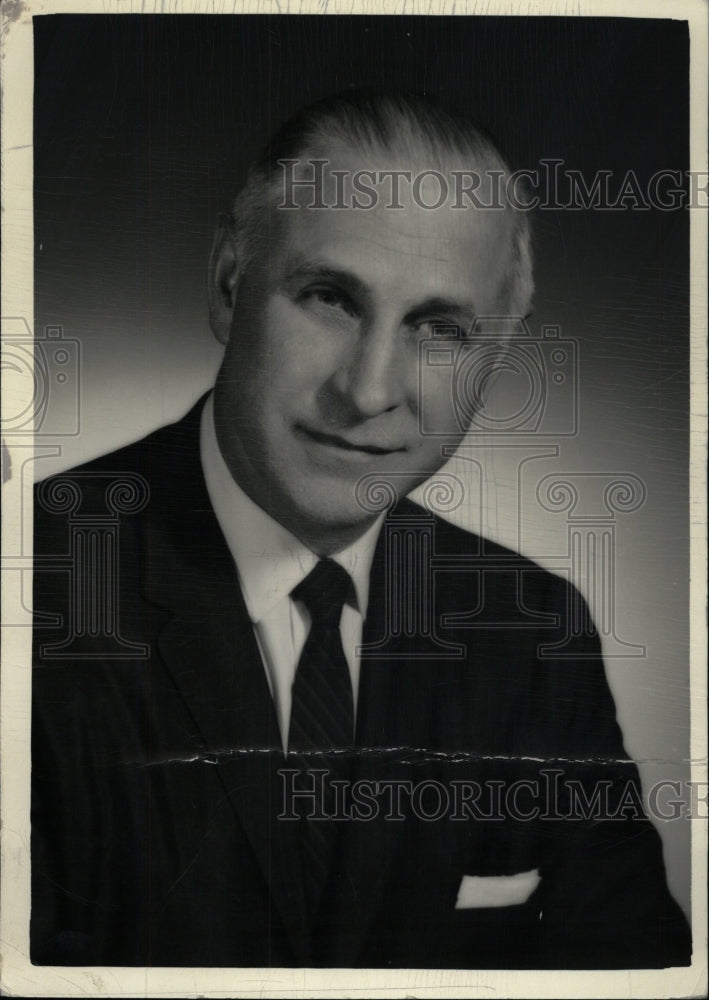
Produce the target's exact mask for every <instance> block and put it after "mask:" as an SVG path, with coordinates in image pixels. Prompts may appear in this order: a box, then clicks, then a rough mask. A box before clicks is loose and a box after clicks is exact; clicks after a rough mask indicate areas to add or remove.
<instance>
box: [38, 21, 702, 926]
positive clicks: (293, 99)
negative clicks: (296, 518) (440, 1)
mask: <svg viewBox="0 0 709 1000" xmlns="http://www.w3.org/2000/svg"><path fill="white" fill-rule="evenodd" d="M670 9H671V8H670V7H669V6H668V10H670ZM34 36H35V54H36V60H35V104H34V107H35V177H34V185H35V257H36V270H35V309H36V314H35V328H36V330H38V331H40V333H41V330H42V329H43V327H44V326H45V325H46V324H56V325H58V326H60V327H61V328H62V330H63V334H64V337H65V338H66V339H70V340H75V341H77V342H78V345H79V349H80V355H79V357H80V364H78V366H77V368H76V377H75V379H74V381H73V383H71V384H68V385H67V386H66V387H65V390H66V391H65V392H64V394H63V395H61V394H59V393H55V395H54V396H53V397H52V400H51V403H52V405H51V407H50V411H49V413H48V415H47V421H46V424H45V425H44V426H43V427H42V433H43V434H44V435H45V436H46V437H47V439H48V440H52V441H56V442H57V443H58V444H59V445H60V448H61V454H60V455H59V456H58V457H57V458H56V459H54V458H44V459H42V460H41V461H37V462H36V465H37V467H38V475H44V474H48V473H50V472H53V471H57V470H58V469H61V468H67V467H69V466H71V465H74V464H76V463H77V462H79V461H81V460H83V459H85V458H89V457H91V456H93V455H96V454H98V453H100V452H102V451H107V450H109V449H110V448H113V447H116V446H118V445H119V444H122V443H124V442H126V441H128V440H130V439H135V438H137V437H139V436H141V435H142V434H144V433H146V432H147V431H149V430H151V429H152V428H153V427H155V426H157V425H159V424H162V423H166V422H168V421H169V420H172V419H176V418H177V417H179V416H180V415H181V414H182V413H183V412H185V411H186V409H187V408H188V407H189V405H190V404H191V403H192V402H193V401H194V400H195V399H196V398H197V397H198V396H199V395H200V393H201V392H202V391H203V390H204V389H205V388H206V387H207V386H208V385H210V383H211V381H212V380H213V377H214V372H215V370H216V367H217V365H218V362H219V357H220V352H219V350H218V348H217V345H216V343H215V342H214V341H213V339H212V337H211V335H210V332H209V328H208V325H207V322H206V292H205V285H206V262H207V257H208V253H209V248H210V244H211V239H212V232H213V228H214V223H215V220H216V217H217V214H218V213H219V212H221V211H225V210H229V206H230V202H231V198H232V196H233V193H234V191H235V190H236V188H237V187H238V185H239V182H240V180H241V178H242V176H243V172H244V168H245V166H246V164H247V163H248V161H249V160H250V159H251V158H252V157H253V156H254V155H255V154H256V152H257V151H258V150H259V148H260V147H261V145H262V144H263V143H264V141H265V140H266V138H267V136H268V134H269V132H271V131H272V129H273V128H274V127H275V126H276V125H278V124H279V123H280V122H281V121H283V120H284V119H285V118H287V117H288V116H289V115H290V114H291V113H292V112H293V111H295V110H296V109H297V108H299V107H301V106H302V105H303V104H305V103H307V102H310V101H312V100H315V99H317V98H319V97H321V96H324V95H326V94H329V93H332V92H334V91H337V90H341V89H346V88H348V87H352V86H367V87H372V86H378V85H381V86H396V87H405V88H410V89H414V90H418V91H424V92H427V93H430V94H434V95H436V96H437V97H440V98H442V99H443V100H445V101H447V102H448V103H452V104H453V105H454V106H457V107H458V108H460V109H461V110H462V111H464V112H467V113H469V114H470V115H471V116H472V117H474V118H475V119H477V120H478V121H480V122H481V123H482V124H483V125H484V126H486V127H487V128H488V129H489V130H490V131H491V132H492V134H493V136H495V138H496V139H497V141H498V143H499V144H500V145H501V147H502V149H503V150H504V151H505V153H506V155H507V157H508V158H509V160H510V161H511V164H512V166H513V167H517V168H528V169H535V168H537V167H538V166H539V161H540V160H541V159H542V158H552V157H557V158H562V159H563V160H564V161H565V165H566V167H567V168H569V169H576V170H580V171H582V172H583V174H584V176H585V177H586V179H587V182H589V183H590V182H591V180H592V178H593V177H594V175H595V173H596V172H597V171H599V170H610V171H612V174H613V182H612V185H613V186H617V185H618V184H619V183H620V180H621V179H622V177H623V176H624V175H625V174H626V172H627V171H628V170H633V171H634V172H635V174H636V176H637V177H638V179H639V181H640V184H641V185H645V184H646V182H647V180H648V178H649V177H650V176H651V175H652V174H653V173H654V172H656V171H658V170H661V169H672V170H681V171H684V170H686V169H687V168H688V165H689V164H688V120H689V99H688V66H689V41H688V31H687V25H686V24H685V23H682V22H675V21H671V20H655V21H651V20H641V19H618V18H567V17H560V18H548V17H536V18H535V17H531V18H512V17H482V16H461V17H434V16H422V17H404V16H396V17H389V16H382V17H364V16H355V17H345V16H340V15H328V16H282V15H273V16H267V15H264V16H261V15H259V16H256V15H239V16H205V15H198V16H192V15H184V16H182V15H180V16H152V15H147V16H133V15H122V16H109V15H52V16H38V17H35V18H34ZM534 233H535V252H536V261H537V264H536V279H537V295H536V300H535V301H536V304H535V311H534V315H533V317H532V327H533V330H536V331H538V330H539V328H540V325H541V324H542V323H554V324H559V325H560V326H561V330H562V334H563V335H564V336H565V337H573V338H575V339H576V340H577V341H578V345H579V355H580V359H581V381H580V385H579V398H580V403H581V425H580V431H579V434H578V435H577V436H576V437H575V438H573V439H570V440H566V441H563V442H561V453H560V457H559V459H558V460H557V461H556V463H552V464H551V465H548V466H547V467H544V466H543V464H542V463H537V466H536V469H537V472H536V475H537V478H539V477H541V476H542V475H543V474H544V473H545V472H548V471H558V470H559V469H562V470H577V471H592V472H601V473H605V472H624V471H625V472H628V473H633V474H635V475H637V476H639V477H640V478H641V479H642V480H643V482H644V483H645V484H646V487H647V491H648V493H647V501H646V503H645V505H644V507H643V508H642V509H641V510H640V511H638V512H637V513H635V514H633V515H628V516H627V517H626V518H625V519H622V518H619V522H618V531H617V548H616V557H617V580H616V591H617V607H618V619H619V628H620V630H621V632H622V633H623V638H627V639H628V640H629V641H631V642H636V643H642V644H644V645H645V646H646V650H647V652H646V656H645V657H644V658H642V659H629V660H620V659H618V660H609V662H608V672H609V679H610V681H611V686H612V687H613V690H614V693H615V695H616V699H617V702H618V706H619V715H620V718H621V723H622V724H623V728H624V732H625V734H626V748H627V749H628V752H629V753H630V754H631V755H633V756H635V757H636V758H638V759H640V760H641V761H642V763H641V773H642V775H643V781H644V785H645V788H646V790H647V788H648V787H649V784H650V783H651V782H652V781H653V780H660V779H663V778H669V779H677V780H684V779H685V778H687V777H688V776H689V772H688V767H687V763H686V761H687V758H688V755H689V742H688V734H689V712H688V702H689V693H688V626H687V596H688V595H687V579H688V568H687V567H688V563H687V547H688V546H687V531H688V518H687V510H688V506H687V461H688V419H689V403H688V361H689V338H688V288H689V279H688V266H689V265H688V238H689V216H688V213H687V212H683V211H669V212H662V211H658V210H651V211H626V212H601V211H577V212H572V211H568V210H561V211H539V212H537V213H535V218H534ZM78 387H80V390H81V395H80V406H79V411H78V412H79V418H80V422H79V428H80V433H79V434H78V435H75V436H62V431H63V430H66V429H67V428H69V427H70V424H71V421H70V419H69V417H70V415H71V412H73V410H72V408H74V409H76V407H77V405H79V404H78V403H77V400H78V399H79V397H78V395H77V393H76V389H77V388H78ZM53 433H56V435H57V436H56V437H52V434H53ZM488 459H490V461H491V463H492V472H491V474H489V475H488V486H489V489H488V492H487V494H486V497H487V502H486V504H483V508H484V517H483V523H482V524H478V523H475V521H474V517H473V516H472V514H471V517H470V519H469V520H468V521H466V520H465V518H464V517H463V518H462V523H465V524H466V525H467V526H470V527H473V528H477V529H480V530H483V531H484V532H485V533H486V534H489V535H491V536H492V537H494V538H496V539H497V540H499V541H502V542H503V543H506V544H510V545H512V546H513V547H517V546H519V547H521V548H522V549H523V551H524V552H525V553H526V554H528V555H532V556H533V557H535V558H537V559H539V561H541V562H542V563H545V562H546V563H547V564H548V565H550V566H551V567H552V568H554V566H556V565H557V564H558V559H557V558H556V557H557V556H558V554H559V552H561V551H562V550H563V546H564V544H565V538H566V527H565V524H564V521H563V518H562V520H561V522H560V523H557V522H554V524H553V525H552V524H551V521H550V519H549V518H548V517H546V516H545V515H544V514H543V512H541V511H540V510H537V509H536V508H534V505H531V506H530V507H529V508H526V509H525V511H524V515H525V518H526V521H525V526H524V528H525V530H524V533H523V534H524V538H523V539H522V538H521V535H520V529H519V525H517V523H516V521H515V518H516V513H515V512H516V508H515V506H514V498H515V497H516V496H517V494H518V493H519V490H520V480H519V479H518V473H519V471H520V467H519V466H518V464H516V462H517V458H516V457H515V456H514V455H512V454H507V453H505V452H503V451H499V452H495V453H494V454H493V453H490V455H488ZM467 468H468V471H470V469H471V468H472V467H471V466H467ZM461 475H462V473H461ZM473 514H474V512H473ZM555 559H556V562H555ZM577 582H579V583H582V581H577ZM582 589H583V587H582ZM662 833H663V836H664V838H665V844H666V854H667V861H668V867H669V876H670V883H671V886H672V888H673V890H674V891H675V892H676V894H677V896H678V898H679V899H680V901H681V902H682V903H683V904H684V905H685V907H687V906H688V900H689V851H688V837H689V824H688V823H678V822H675V823H668V824H665V825H664V826H663V828H662Z"/></svg>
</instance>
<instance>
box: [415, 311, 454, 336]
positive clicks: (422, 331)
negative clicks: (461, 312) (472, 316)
mask: <svg viewBox="0 0 709 1000" xmlns="http://www.w3.org/2000/svg"><path fill="white" fill-rule="evenodd" d="M412 329H413V330H414V331H415V332H416V333H417V334H418V335H419V336H422V337H433V338H434V339H435V340H460V339H461V338H462V336H463V333H464V331H463V329H462V328H461V326H460V324H459V323H456V322H455V321H454V320H450V319H441V318H440V317H433V318H430V319H429V318H426V319H421V320H417V321H416V322H415V323H413V324H412Z"/></svg>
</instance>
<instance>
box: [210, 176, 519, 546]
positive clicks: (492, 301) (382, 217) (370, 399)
mask: <svg viewBox="0 0 709 1000" xmlns="http://www.w3.org/2000/svg"><path fill="white" fill-rule="evenodd" d="M332 167H333V168H335V169H338V168H345V169H346V168H347V167H349V169H351V170H352V169H356V167H353V165H352V158H349V160H348V162H347V163H342V164H341V163H337V162H333V163H332ZM424 191H425V189H424ZM424 196H426V195H424ZM435 197H436V193H435V191H434V192H433V195H432V196H428V200H429V202H433V201H435ZM331 200H333V201H334V197H333V198H332V199H331ZM387 200H388V199H387V196H386V193H385V191H384V190H382V196H381V198H380V200H379V204H378V206H377V207H376V208H373V209H371V210H358V209H356V208H347V209H339V210H333V209H327V210H313V209H308V208H306V207H305V206H304V205H303V206H302V207H300V208H298V209H292V210H290V211H285V210H280V211H279V210H277V209H274V210H273V212H272V217H271V220H270V222H271V227H272V228H271V232H272V237H271V238H270V241H269V244H268V250H267V251H262V252H261V253H260V254H259V255H258V257H257V259H255V260H254V261H253V262H252V263H250V264H249V266H248V268H247V269H246V271H245V273H244V274H243V275H242V277H241V279H240V281H239V284H238V288H237V290H236V292H235V296H234V301H233V311H232V313H231V332H230V337H229V343H228V345H227V350H226V354H225V359H224V364H223V367H222V371H221V373H220V377H219V380H218V385H217V391H216V397H215V413H216V422H217V433H218V437H219V442H220V446H221V449H222V452H223V454H224V456H225V458H226V461H227V464H228V465H229V467H230V469H231V471H232V474H233V475H234V477H235V479H236V480H237V482H238V483H239V484H240V485H241V487H242V488H243V489H244V490H245V492H246V493H247V494H248V495H249V496H250V497H251V499H252V500H254V501H255V502H256V503H257V504H258V505H259V506H261V507H262V508H263V509H265V510H267V511H268V512H269V513H271V514H272V516H274V517H275V518H276V519H277V520H279V521H280V522H281V523H282V524H284V525H285V527H287V528H288V529H289V530H290V531H292V532H293V533H294V534H295V535H297V536H298V537H300V538H301V539H303V540H304V541H306V542H308V543H309V544H311V546H312V547H315V548H320V550H321V551H325V550H328V549H329V550H330V551H333V550H334V549H336V548H337V547H341V546H342V545H344V544H347V542H348V541H351V540H352V539H353V538H354V537H356V536H357V534H359V533H360V532H361V531H364V530H365V529H366V527H367V525H368V524H369V523H370V522H371V520H372V517H373V514H372V512H371V509H364V508H363V506H362V505H361V504H360V502H359V500H358V495H357V486H358V483H360V482H361V480H362V479H363V477H365V476H366V477H370V476H376V477H377V478H378V479H381V480H382V481H383V482H387V483H390V484H391V486H392V487H393V488H394V490H395V491H396V493H397V494H398V495H404V494H406V493H409V492H410V491H411V490H413V489H414V488H415V487H416V486H418V485H419V484H420V483H421V482H423V481H424V480H425V479H427V478H428V477H429V476H430V475H431V474H432V473H434V472H435V471H436V470H437V469H439V468H440V467H441V465H443V464H444V461H445V457H444V455H443V447H444V446H445V445H451V444H453V445H456V444H458V442H459V441H460V439H461V438H462V436H463V433H464V430H463V429H461V428H460V426H459V424H458V421H457V420H456V415H455V412H454V407H453V400H452V394H451V376H452V368H450V367H444V368H442V369H441V370H440V371H431V372H427V373H426V378H425V379H424V380H423V382H422V380H421V379H420V351H419V345H420V344H421V342H422V341H423V340H425V339H427V338H430V337H431V336H432V334H433V328H434V326H441V325H446V326H450V325H455V326H457V327H461V328H462V329H463V330H464V331H467V330H469V329H470V326H471V325H472V322H473V320H474V318H475V316H476V315H479V316H485V315H491V314H494V313H496V312H499V311H500V308H501V303H500V289H501V286H502V285H503V281H504V276H505V273H506V269H507V265H508V261H509V255H510V240H511V226H512V221H511V219H510V218H509V213H508V212H503V211H480V210H468V211H461V210H454V209H452V208H450V207H449V206H447V205H446V206H443V207H442V208H440V209H436V210H426V209H425V208H422V207H420V206H419V205H417V204H414V203H412V202H411V200H409V201H408V202H407V200H406V196H403V197H402V199H401V200H402V201H403V202H404V204H405V207H404V209H403V210H395V209H391V208H387V207H386V204H387ZM264 229H266V225H264ZM422 384H423V386H424V387H425V391H426V397H425V399H423V400H422V399H421V398H420V396H421V386H422ZM422 405H423V406H425V407H426V409H427V416H429V417H430V418H431V425H434V424H435V426H436V427H437V428H441V427H443V428H445V429H447V430H449V431H450V434H449V436H448V437H446V438H441V437H440V436H436V437H428V436H424V435H422V434H421V433H420V429H419V428H420V414H421V407H422Z"/></svg>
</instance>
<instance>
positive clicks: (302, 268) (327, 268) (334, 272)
mask: <svg viewBox="0 0 709 1000" xmlns="http://www.w3.org/2000/svg"><path fill="white" fill-rule="evenodd" d="M303 278H307V279H310V280H318V279H320V280H323V279H324V280H327V281H333V282H336V283H337V284H338V285H341V286H342V288H344V289H345V290H346V291H348V292H358V293H359V294H360V295H366V294H367V291H368V290H367V286H366V285H365V283H364V282H363V281H361V280H360V279H359V278H358V277H357V275H355V274H352V272H351V271H345V270H343V269H342V268H339V267H333V266H332V265H331V264H326V263H325V262H322V263H321V262H320V261H317V260H299V261H294V262H293V265H292V266H291V267H289V268H287V270H286V281H295V280H299V279H303Z"/></svg>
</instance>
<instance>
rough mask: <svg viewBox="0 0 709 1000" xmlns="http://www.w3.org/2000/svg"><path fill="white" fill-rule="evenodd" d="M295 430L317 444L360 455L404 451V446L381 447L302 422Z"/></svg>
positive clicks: (389, 453)
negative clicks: (326, 431) (324, 431)
mask: <svg viewBox="0 0 709 1000" xmlns="http://www.w3.org/2000/svg"><path fill="white" fill-rule="evenodd" d="M296 430H298V431H299V432H300V433H301V434H303V435H305V437H307V438H310V440H311V441H316V442H317V443H318V444H324V445H327V446H328V447H330V448H340V449H341V450H342V451H352V452H356V453H359V454H360V455H392V454H394V453H395V452H397V451H405V449H404V448H400V447H398V446H391V447H382V446H381V445H376V444H368V443H358V442H356V441H348V440H347V439H346V438H343V437H340V436H339V434H325V433H323V431H316V430H313V428H311V427H304V426H303V424H297V425H296Z"/></svg>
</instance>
